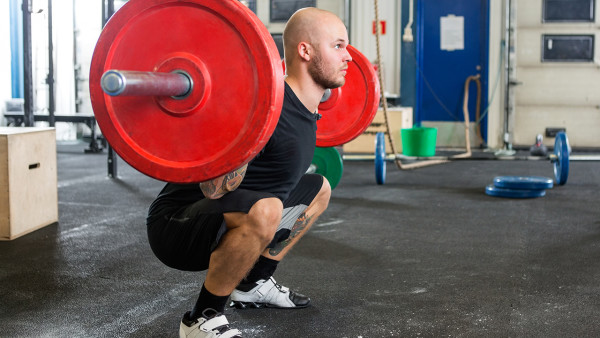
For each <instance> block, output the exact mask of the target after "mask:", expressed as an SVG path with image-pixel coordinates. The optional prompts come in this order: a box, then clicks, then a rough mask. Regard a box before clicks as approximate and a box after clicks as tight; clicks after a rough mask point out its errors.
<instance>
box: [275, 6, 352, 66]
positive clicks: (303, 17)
mask: <svg viewBox="0 0 600 338" xmlns="http://www.w3.org/2000/svg"><path fill="white" fill-rule="evenodd" d="M332 26H333V27H338V29H339V27H340V26H341V27H344V23H343V22H342V20H340V18H338V17H337V16H336V15H335V14H333V13H331V12H329V11H326V10H322V9H318V8H314V7H308V8H303V9H300V10H298V11H296V13H294V14H293V15H292V16H291V17H290V19H289V20H288V22H287V24H286V26H285V29H284V30H283V46H284V52H285V58H286V62H287V61H290V60H292V59H294V58H295V54H296V49H297V47H298V44H299V43H301V42H307V43H310V44H312V45H315V46H318V44H319V43H320V42H322V39H323V36H324V35H325V34H327V33H329V30H331V27H332ZM344 31H345V27H344ZM346 39H347V37H346Z"/></svg>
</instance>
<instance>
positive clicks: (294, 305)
mask: <svg viewBox="0 0 600 338" xmlns="http://www.w3.org/2000/svg"><path fill="white" fill-rule="evenodd" d="M308 304H310V298H308V297H306V296H304V295H301V294H299V293H295V292H294V291H290V289H288V288H286V287H285V286H282V285H279V284H277V282H276V281H275V279H274V278H273V277H271V278H269V279H267V280H264V279H261V280H259V281H258V282H256V286H255V287H253V288H252V289H250V290H249V291H246V292H244V291H241V290H239V289H237V288H236V289H235V290H233V293H231V303H230V305H229V306H230V307H236V308H238V309H247V308H263V307H273V308H282V309H298V308H303V307H307V306H308Z"/></svg>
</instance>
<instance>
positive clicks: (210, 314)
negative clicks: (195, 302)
mask: <svg viewBox="0 0 600 338" xmlns="http://www.w3.org/2000/svg"><path fill="white" fill-rule="evenodd" d="M221 315H223V313H221V312H219V311H217V310H215V309H212V308H207V309H204V311H202V317H204V318H206V320H207V321H209V320H211V319H213V318H215V317H218V316H221ZM229 330H231V328H230V327H229V324H225V325H221V326H217V327H215V328H213V331H217V332H218V333H219V335H221V334H223V333H225V332H227V331H229Z"/></svg>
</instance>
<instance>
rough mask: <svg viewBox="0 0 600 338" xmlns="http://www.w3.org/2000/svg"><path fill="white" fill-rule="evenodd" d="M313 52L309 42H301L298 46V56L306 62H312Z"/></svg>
mask: <svg viewBox="0 0 600 338" xmlns="http://www.w3.org/2000/svg"><path fill="white" fill-rule="evenodd" d="M312 54H313V50H312V46H311V45H310V44H309V43H308V42H300V43H299V44H298V55H300V58H301V59H302V60H304V61H310V58H311V57H312Z"/></svg>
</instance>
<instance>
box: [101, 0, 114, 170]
mask: <svg viewBox="0 0 600 338" xmlns="http://www.w3.org/2000/svg"><path fill="white" fill-rule="evenodd" d="M106 1H108V4H107V3H106ZM114 12H115V1H114V0H102V26H103V27H104V25H106V22H108V19H110V17H111V16H112V15H113V14H114ZM107 165H108V177H110V178H115V177H117V153H116V152H115V151H114V149H113V148H112V147H111V146H110V144H109V145H108V159H107Z"/></svg>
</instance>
